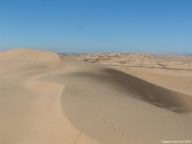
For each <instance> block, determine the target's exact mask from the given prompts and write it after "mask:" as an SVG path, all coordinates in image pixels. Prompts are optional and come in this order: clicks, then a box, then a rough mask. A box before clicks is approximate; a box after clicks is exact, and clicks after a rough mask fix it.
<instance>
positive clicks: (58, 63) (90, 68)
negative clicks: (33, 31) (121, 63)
mask: <svg viewBox="0 0 192 144" xmlns="http://www.w3.org/2000/svg"><path fill="white" fill-rule="evenodd" d="M0 66H1V67H2V69H1V70H0V74H1V75H0V80H1V82H2V83H1V84H0V89H1V91H0V108H1V109H0V115H1V118H2V119H1V120H0V129H1V130H0V143H7V144H15V143H16V144H17V143H18V144H32V143H36V144H43V143H46V144H49V143H50V144H51V143H57V144H60V143H61V144H63V143H66V144H96V143H99V144H117V143H118V144H133V143H135V144H136V143H137V144H154V143H157V144H158V143H159V144H160V143H161V140H166V139H167V140H171V139H176V140H183V139H190V136H191V133H192V125H191V122H192V119H191V118H192V117H191V110H192V106H191V103H192V96H191V95H189V94H185V93H181V92H177V91H173V90H170V89H168V88H164V87H162V86H160V85H157V84H154V83H151V82H149V81H146V80H144V79H141V78H139V77H136V76H134V75H131V74H128V73H125V72H122V71H120V70H116V69H112V68H108V67H105V66H101V65H97V64H90V63H86V62H79V61H76V60H71V59H70V58H62V59H61V58H60V56H58V55H57V54H54V53H49V52H40V51H34V50H13V51H8V52H3V53H0ZM184 114H185V115H184ZM141 120H142V121H141Z"/></svg>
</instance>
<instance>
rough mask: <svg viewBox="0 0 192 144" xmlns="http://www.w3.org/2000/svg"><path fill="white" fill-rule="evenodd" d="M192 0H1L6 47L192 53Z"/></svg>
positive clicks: (1, 45) (1, 43) (0, 35)
mask: <svg viewBox="0 0 192 144" xmlns="http://www.w3.org/2000/svg"><path fill="white" fill-rule="evenodd" d="M191 16H192V1H190V0H183V1H181V0H155V1H154V0H97V1H88V0H70V1H69V0H33V1H25V0H17V1H14V0H0V50H1V51H2V50H7V49H11V48H35V49H41V50H49V51H54V52H59V53H94V52H131V53H156V54H182V55H191V54H192V28H191V26H192V19H191Z"/></svg>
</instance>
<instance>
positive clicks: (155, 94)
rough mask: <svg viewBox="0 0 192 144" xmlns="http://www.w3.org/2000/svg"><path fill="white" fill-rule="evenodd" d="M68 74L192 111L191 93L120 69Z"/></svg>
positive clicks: (173, 108) (161, 104) (179, 110)
mask: <svg viewBox="0 0 192 144" xmlns="http://www.w3.org/2000/svg"><path fill="white" fill-rule="evenodd" d="M67 76H71V77H84V78H85V77H87V78H92V79H96V80H99V81H101V82H104V83H109V84H113V86H114V88H115V89H117V90H119V91H120V92H123V93H125V94H126V95H127V96H130V97H132V98H135V99H138V100H141V101H144V102H147V103H149V104H152V105H154V106H157V107H160V108H164V109H167V110H169V111H173V112H175V113H188V112H191V111H192V96H191V95H187V94H184V93H180V92H176V91H172V90H169V89H166V88H163V87H160V86H158V85H155V84H152V83H150V82H147V81H145V80H142V79H140V78H137V77H135V76H133V75H129V74H127V73H124V72H121V71H118V70H114V69H110V68H104V69H102V70H101V72H100V73H98V74H96V73H93V72H78V73H71V74H68V75H67Z"/></svg>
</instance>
